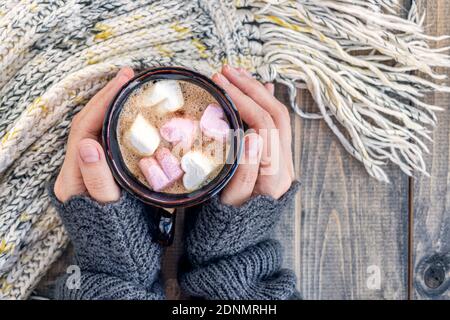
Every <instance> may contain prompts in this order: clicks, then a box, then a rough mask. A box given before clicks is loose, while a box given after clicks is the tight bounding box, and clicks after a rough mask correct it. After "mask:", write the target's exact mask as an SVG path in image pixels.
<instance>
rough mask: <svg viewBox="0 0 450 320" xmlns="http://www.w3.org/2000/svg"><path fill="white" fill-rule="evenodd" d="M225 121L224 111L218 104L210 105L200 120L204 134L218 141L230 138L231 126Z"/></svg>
mask: <svg viewBox="0 0 450 320" xmlns="http://www.w3.org/2000/svg"><path fill="white" fill-rule="evenodd" d="M224 119H225V113H224V112H223V109H222V108H221V107H220V106H218V105H217V104H210V105H209V106H208V107H207V108H206V109H205V111H204V112H203V115H202V118H201V119H200V128H201V129H202V132H203V134H204V135H206V136H208V137H210V138H213V139H215V140H218V141H225V140H226V139H227V138H228V135H229V131H230V126H229V125H228V123H227V122H226V121H225V120H224Z"/></svg>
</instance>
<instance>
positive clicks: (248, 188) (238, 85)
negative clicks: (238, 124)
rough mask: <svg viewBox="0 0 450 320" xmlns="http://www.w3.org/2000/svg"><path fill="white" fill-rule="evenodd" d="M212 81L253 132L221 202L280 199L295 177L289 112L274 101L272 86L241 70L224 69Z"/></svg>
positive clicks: (247, 140)
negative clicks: (226, 94)
mask: <svg viewBox="0 0 450 320" xmlns="http://www.w3.org/2000/svg"><path fill="white" fill-rule="evenodd" d="M213 80H214V82H216V83H217V84H218V85H219V86H221V87H222V88H223V89H224V90H225V91H226V92H227V93H228V95H229V96H230V97H231V99H232V100H233V102H234V104H235V105H236V108H237V109H238V111H239V114H240V115H241V117H242V119H243V121H244V122H245V123H247V125H248V126H249V127H250V128H251V129H253V131H254V132H253V133H250V134H247V135H246V137H245V146H244V155H243V158H242V160H241V163H240V164H239V167H238V169H237V171H236V173H235V175H234V176H233V178H232V179H231V181H230V183H229V184H228V185H227V186H226V188H225V189H224V191H223V192H222V197H221V200H222V202H223V203H224V204H228V205H233V206H240V205H242V204H243V203H244V202H246V201H248V200H249V199H250V198H251V197H252V196H254V195H267V196H270V197H272V198H274V199H279V198H280V197H281V196H282V195H283V194H285V193H286V191H288V190H289V188H290V186H291V184H292V182H293V180H294V177H295V174H294V164H293V161H292V151H291V141H292V133H291V122H290V117H289V111H288V110H287V108H286V106H285V105H283V104H282V103H281V102H280V101H278V100H277V99H276V98H275V97H274V94H273V85H272V84H266V85H263V84H262V83H260V82H259V81H257V80H256V79H254V78H253V77H252V76H251V75H250V74H249V73H248V72H247V71H246V70H244V69H242V68H239V69H236V68H233V67H230V66H224V67H223V69H222V72H221V73H217V74H215V75H214V76H213Z"/></svg>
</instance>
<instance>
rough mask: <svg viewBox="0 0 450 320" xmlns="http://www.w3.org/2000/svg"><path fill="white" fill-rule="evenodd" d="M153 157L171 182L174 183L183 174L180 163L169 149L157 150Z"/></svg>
mask: <svg viewBox="0 0 450 320" xmlns="http://www.w3.org/2000/svg"><path fill="white" fill-rule="evenodd" d="M155 157H156V160H158V162H159V165H160V166H161V168H162V169H163V171H164V173H165V174H166V176H167V178H169V180H170V181H171V182H175V181H177V180H178V179H180V178H181V177H182V176H183V174H184V172H183V170H181V166H180V161H178V159H177V157H175V156H174V155H173V154H172V152H170V150H169V149H167V148H159V149H158V150H157V151H156V153H155Z"/></svg>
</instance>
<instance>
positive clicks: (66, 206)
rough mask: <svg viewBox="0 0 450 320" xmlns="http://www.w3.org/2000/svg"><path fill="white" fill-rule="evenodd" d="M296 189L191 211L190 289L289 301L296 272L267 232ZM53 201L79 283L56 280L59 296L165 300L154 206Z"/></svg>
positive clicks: (124, 199)
mask: <svg viewBox="0 0 450 320" xmlns="http://www.w3.org/2000/svg"><path fill="white" fill-rule="evenodd" d="M297 189H298V184H297V183H295V184H294V185H293V186H292V187H291V189H290V190H289V191H288V192H287V193H286V194H285V195H284V196H283V197H282V198H281V199H279V200H273V199H271V198H269V197H262V196H259V197H256V198H253V199H252V200H250V201H249V202H247V203H246V204H245V205H244V206H243V207H241V208H235V207H230V206H224V205H222V204H221V203H220V201H219V199H218V197H215V198H213V199H212V200H211V201H209V202H208V203H206V204H205V205H204V206H202V207H201V208H202V209H201V210H200V211H199V212H198V214H195V215H193V218H194V220H195V221H193V224H192V228H190V230H187V234H188V235H189V236H188V237H187V239H186V244H187V254H188V257H189V261H190V264H191V269H190V270H188V271H187V272H186V273H184V274H182V275H181V279H180V280H181V284H182V287H183V288H184V289H185V290H186V291H187V293H189V294H191V295H193V296H198V297H202V298H205V299H288V298H292V297H295V276H294V274H293V273H292V272H291V271H289V270H283V269H281V248H280V245H279V244H278V243H277V242H276V241H273V240H269V239H268V235H269V231H270V230H271V228H272V227H273V225H274V224H275V223H276V221H277V220H278V219H279V217H280V213H281V212H282V211H283V208H284V207H285V206H286V204H287V203H288V202H289V201H290V200H291V199H292V197H293V195H294V194H295V192H296V191H297ZM49 190H50V198H51V199H52V202H53V205H54V206H55V207H56V209H57V211H58V212H59V215H60V216H61V219H62V221H63V223H64V226H65V228H66V230H67V232H68V234H69V237H70V239H71V241H72V244H73V246H74V251H75V261H74V264H75V265H76V266H77V267H78V268H79V269H80V276H81V277H80V279H79V281H73V280H74V279H71V277H73V275H65V276H63V277H62V278H60V279H59V280H58V281H57V284H56V288H55V298H57V299H163V298H164V292H163V289H162V285H161V283H160V279H159V278H160V277H159V274H160V265H161V253H162V248H161V247H160V245H159V244H156V243H155V242H153V241H152V235H153V233H154V230H155V229H156V228H155V225H154V222H153V221H152V217H153V215H152V214H151V212H146V210H151V209H149V207H147V206H144V205H143V204H141V203H140V202H139V201H137V200H136V199H134V198H133V197H131V196H130V195H129V194H128V193H126V192H123V193H122V196H121V198H120V200H119V201H118V202H116V203H110V204H105V205H101V204H99V203H97V202H95V201H93V200H92V199H90V198H89V197H87V196H76V197H73V198H71V199H69V200H68V201H67V202H65V203H61V202H59V201H58V200H57V199H56V197H55V195H54V193H53V188H52V187H50V188H49Z"/></svg>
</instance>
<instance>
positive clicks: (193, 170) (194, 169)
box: [117, 80, 230, 194]
mask: <svg viewBox="0 0 450 320" xmlns="http://www.w3.org/2000/svg"><path fill="white" fill-rule="evenodd" d="M229 128H230V126H229V124H228V121H227V119H226V117H225V114H224V112H223V110H222V108H221V107H220V106H219V104H218V103H217V101H216V100H215V99H214V97H213V96H212V95H211V94H209V93H208V92H207V91H206V90H204V89H203V88H201V87H199V86H197V85H195V84H193V83H190V82H188V81H177V80H159V81H154V82H150V83H147V84H145V85H143V86H142V87H140V88H139V89H137V90H136V91H134V92H133V93H132V94H131V95H130V96H129V97H128V99H127V101H126V102H125V104H124V106H123V109H122V111H121V114H120V117H119V124H118V128H117V130H118V131H117V133H118V140H119V147H120V151H121V155H122V158H123V160H124V163H125V165H126V166H127V168H128V170H129V171H130V172H131V173H132V174H133V176H134V177H136V178H137V179H138V180H139V181H140V182H142V183H143V184H145V185H146V186H147V187H148V188H150V189H152V190H154V191H158V192H164V193H172V194H181V193H189V192H192V191H195V190H197V189H199V188H201V187H203V186H205V185H206V184H208V183H209V182H210V181H211V180H213V179H214V178H215V177H216V176H217V175H218V174H219V172H220V171H221V169H222V168H223V166H224V164H225V162H226V159H227V153H228V149H229Z"/></svg>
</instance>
